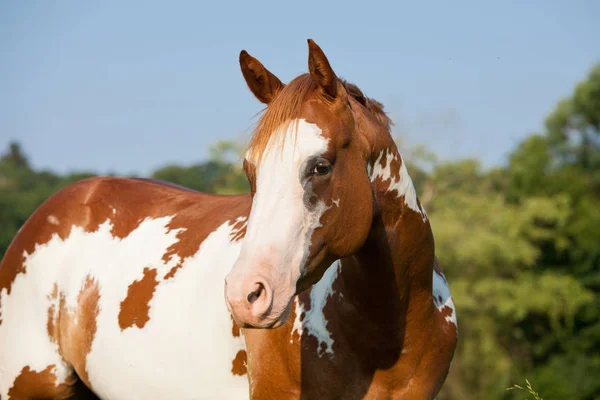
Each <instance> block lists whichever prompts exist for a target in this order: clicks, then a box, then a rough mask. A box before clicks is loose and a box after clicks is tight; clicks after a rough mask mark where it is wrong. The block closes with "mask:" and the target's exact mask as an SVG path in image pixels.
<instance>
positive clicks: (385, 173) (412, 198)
mask: <svg viewBox="0 0 600 400" xmlns="http://www.w3.org/2000/svg"><path fill="white" fill-rule="evenodd" d="M384 154H385V155H386V158H385V162H384V161H383V155H384ZM394 160H399V161H400V171H398V175H399V176H400V178H399V179H396V178H395V177H394V176H392V170H391V167H392V161H394ZM368 171H369V174H370V176H371V182H374V181H375V179H377V178H381V180H382V181H383V182H386V181H390V183H389V186H388V188H387V190H386V191H387V192H391V191H392V190H395V191H396V193H397V196H398V197H401V196H404V203H405V204H406V205H407V206H408V207H409V208H410V209H411V210H413V211H414V212H417V213H419V214H421V216H422V217H423V222H425V221H426V220H427V213H426V212H425V209H424V208H423V206H420V207H419V203H418V202H417V192H416V191H415V187H414V185H413V182H412V179H410V175H409V174H408V170H407V169H406V164H405V162H404V160H403V159H402V156H400V154H399V153H398V152H397V151H394V152H392V151H391V150H390V149H387V150H382V151H381V153H379V156H378V157H377V159H376V160H375V162H374V163H373V165H372V166H371V165H369V168H368Z"/></svg>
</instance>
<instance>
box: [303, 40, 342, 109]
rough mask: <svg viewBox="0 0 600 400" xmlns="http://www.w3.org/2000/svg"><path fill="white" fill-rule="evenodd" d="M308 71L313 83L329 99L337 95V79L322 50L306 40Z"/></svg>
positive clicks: (311, 41)
mask: <svg viewBox="0 0 600 400" xmlns="http://www.w3.org/2000/svg"><path fill="white" fill-rule="evenodd" d="M308 70H309V71H310V76H311V77H312V79H313V81H314V82H315V83H316V84H317V85H319V87H320V88H321V89H322V90H323V91H324V92H325V93H326V94H327V95H328V96H330V97H335V96H336V95H337V84H338V78H337V76H335V72H333V69H332V68H331V65H329V61H328V60H327V57H325V53H323V50H321V48H320V47H319V46H318V45H317V44H316V43H315V42H314V41H313V40H312V39H308Z"/></svg>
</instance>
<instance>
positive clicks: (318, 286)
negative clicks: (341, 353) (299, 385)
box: [292, 261, 341, 356]
mask: <svg viewBox="0 0 600 400" xmlns="http://www.w3.org/2000/svg"><path fill="white" fill-rule="evenodd" d="M340 268H341V264H340V262H339V261H336V262H335V263H333V264H332V265H331V266H330V267H329V268H328V269H327V271H325V274H323V277H322V278H321V280H320V281H319V282H317V283H315V285H314V286H313V287H312V288H311V291H310V310H308V311H304V307H303V306H302V304H300V302H299V301H298V299H296V318H295V320H294V328H293V329H292V337H293V336H294V333H296V332H297V333H298V335H299V336H300V337H302V334H303V333H304V332H306V334H307V335H311V336H314V337H315V338H316V339H317V342H318V348H317V354H318V355H319V356H322V355H323V352H325V353H328V354H330V355H332V354H333V343H334V341H333V337H332V336H331V333H330V332H329V330H328V329H327V319H326V318H325V314H324V313H323V309H324V308H325V305H326V304H327V301H328V299H329V298H330V297H331V296H333V295H334V294H335V291H334V290H333V283H334V282H335V280H336V278H337V276H338V274H339V272H340ZM302 314H304V317H303V318H302ZM301 320H302V321H301ZM322 344H323V345H324V349H323V346H322Z"/></svg>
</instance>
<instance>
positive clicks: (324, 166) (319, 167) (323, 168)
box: [313, 161, 331, 175]
mask: <svg viewBox="0 0 600 400" xmlns="http://www.w3.org/2000/svg"><path fill="white" fill-rule="evenodd" d="M329 171H331V164H329V163H328V162H327V161H319V162H318V163H317V164H316V165H315V168H314V170H313V174H315V175H326V174H328V173H329Z"/></svg>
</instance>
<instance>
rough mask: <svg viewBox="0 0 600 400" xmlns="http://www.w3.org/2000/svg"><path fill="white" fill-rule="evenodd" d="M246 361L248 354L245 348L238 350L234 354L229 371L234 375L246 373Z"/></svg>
mask: <svg viewBox="0 0 600 400" xmlns="http://www.w3.org/2000/svg"><path fill="white" fill-rule="evenodd" d="M247 361H248V356H247V354H246V350H240V351H238V352H237V354H236V355H235V358H234V359H233V363H232V365H231V373H232V374H234V375H240V376H242V375H246V373H247V372H248V371H247V369H246V362H247Z"/></svg>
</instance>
